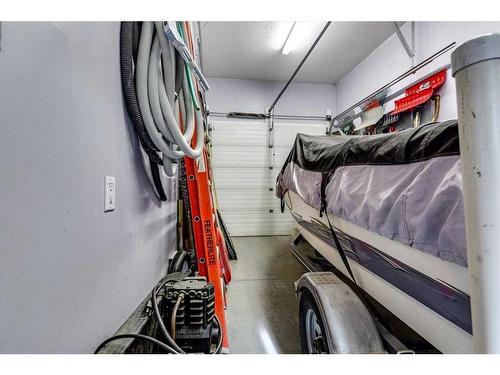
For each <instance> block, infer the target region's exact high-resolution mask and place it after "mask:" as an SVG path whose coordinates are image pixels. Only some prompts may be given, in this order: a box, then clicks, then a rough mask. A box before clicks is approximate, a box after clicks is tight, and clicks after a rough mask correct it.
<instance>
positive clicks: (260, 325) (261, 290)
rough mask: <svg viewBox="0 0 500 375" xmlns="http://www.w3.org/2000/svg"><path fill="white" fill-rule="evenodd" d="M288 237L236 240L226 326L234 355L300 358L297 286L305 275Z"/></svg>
mask: <svg viewBox="0 0 500 375" xmlns="http://www.w3.org/2000/svg"><path fill="white" fill-rule="evenodd" d="M289 241H290V237H289V236H273V237H233V242H234V246H235V247H236V251H237V253H238V260H237V261H231V271H232V281H231V283H230V284H229V286H228V310H227V315H226V316H227V320H228V326H229V346H230V352H231V353H252V354H253V353H300V341H299V327H298V307H297V299H296V297H295V292H294V289H293V283H294V282H295V281H296V280H297V279H299V277H300V276H301V275H302V274H303V273H304V272H305V269H304V268H303V267H302V265H301V264H300V263H299V262H298V261H297V260H296V259H295V257H294V256H293V255H292V254H291V252H290V250H289V245H288V244H289Z"/></svg>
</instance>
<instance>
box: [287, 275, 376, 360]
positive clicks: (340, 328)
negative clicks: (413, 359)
mask: <svg viewBox="0 0 500 375" xmlns="http://www.w3.org/2000/svg"><path fill="white" fill-rule="evenodd" d="M295 289H296V292H297V295H298V300H299V305H300V301H301V298H305V295H306V294H307V293H310V295H312V297H313V298H314V301H315V302H316V305H317V307H318V310H319V314H320V315H321V320H322V322H323V326H324V330H325V336H326V341H327V346H328V352H329V353H384V352H385V351H384V346H383V344H382V340H381V338H380V335H379V332H378V330H377V327H376V325H375V321H374V319H373V317H372V315H371V314H370V312H369V311H368V309H367V308H366V306H365V305H364V303H363V302H362V301H361V299H360V298H359V297H358V296H357V295H356V293H355V292H354V291H353V290H352V289H351V288H350V287H349V286H348V285H347V284H345V283H344V282H343V281H341V280H340V279H339V278H338V277H337V276H335V275H334V274H333V273H331V272H309V273H306V274H304V275H302V277H301V278H300V279H299V280H298V281H297V282H296V283H295Z"/></svg>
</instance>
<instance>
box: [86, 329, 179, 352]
mask: <svg viewBox="0 0 500 375" xmlns="http://www.w3.org/2000/svg"><path fill="white" fill-rule="evenodd" d="M126 338H134V339H140V340H145V341H149V342H151V343H153V344H155V345H158V346H159V347H160V348H162V349H164V350H165V351H166V352H168V353H171V354H178V353H177V352H176V351H175V350H174V349H172V348H171V347H170V346H168V345H167V344H165V343H163V342H161V341H160V340H157V339H155V338H154V337H150V336H146V335H142V334H140V333H123V334H120V335H115V336H112V337H110V338H108V339H106V340H104V341H103V342H102V343H101V344H99V346H98V347H97V349H96V350H95V351H94V354H98V353H99V352H100V351H101V349H102V348H103V347H105V346H106V345H107V344H108V343H110V342H111V341H115V340H119V339H126Z"/></svg>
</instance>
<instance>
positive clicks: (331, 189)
mask: <svg viewBox="0 0 500 375" xmlns="http://www.w3.org/2000/svg"><path fill="white" fill-rule="evenodd" d="M287 190H292V191H294V192H295V193H297V194H298V195H299V196H300V197H301V198H302V199H303V200H304V201H305V202H306V203H307V204H308V205H310V206H312V207H314V208H316V209H318V210H319V211H320V212H325V211H326V212H329V213H333V214H334V215H336V216H338V217H341V218H343V219H344V220H347V221H349V222H351V223H353V224H356V225H358V226H360V227H362V228H365V229H368V230H370V231H372V232H375V233H378V234H379V235H381V236H384V237H386V238H389V239H392V240H395V241H398V242H400V243H402V244H404V245H407V246H411V247H413V248H415V249H418V250H421V251H424V252H426V253H428V254H431V255H434V256H436V257H439V258H441V259H443V260H446V261H450V262H454V263H456V264H459V265H461V266H467V255H466V245H465V227H464V208H463V199H462V173H461V166H460V150H459V142H458V124H457V121H456V120H452V121H447V122H443V123H431V124H426V125H423V126H421V127H418V128H415V129H408V130H405V131H402V132H397V133H390V134H378V135H369V136H310V135H305V134H297V137H296V139H295V144H294V146H293V148H292V150H291V151H290V154H289V155H288V158H287V160H286V162H285V164H284V165H283V168H282V170H281V172H280V174H279V175H278V178H277V189H276V191H277V195H278V197H279V198H281V199H283V197H284V194H285V193H286V191H287Z"/></svg>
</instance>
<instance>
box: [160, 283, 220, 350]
mask: <svg viewBox="0 0 500 375" xmlns="http://www.w3.org/2000/svg"><path fill="white" fill-rule="evenodd" d="M169 277H170V278H171V280H169V281H168V282H167V283H166V284H165V289H164V291H163V292H164V294H163V297H164V301H163V303H164V307H165V312H166V314H165V319H164V320H165V325H166V326H167V327H170V331H171V333H172V338H173V339H174V340H175V342H176V343H177V344H178V345H179V346H180V347H181V348H182V349H183V350H184V351H185V352H188V353H211V352H213V351H214V350H217V348H218V346H220V345H218V344H219V341H220V338H221V335H220V328H219V324H218V321H217V318H216V316H215V291H214V286H213V285H212V283H209V282H207V280H206V278H205V277H200V276H185V275H184V274H181V273H175V274H171V275H169Z"/></svg>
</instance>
